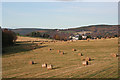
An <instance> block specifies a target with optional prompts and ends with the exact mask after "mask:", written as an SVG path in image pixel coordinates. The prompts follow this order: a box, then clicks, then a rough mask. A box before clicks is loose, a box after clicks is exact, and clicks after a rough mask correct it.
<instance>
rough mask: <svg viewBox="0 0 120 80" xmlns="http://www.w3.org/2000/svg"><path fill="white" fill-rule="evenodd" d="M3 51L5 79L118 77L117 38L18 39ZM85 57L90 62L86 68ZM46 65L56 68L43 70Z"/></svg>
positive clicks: (3, 73) (3, 74) (3, 75)
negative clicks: (31, 62) (73, 39)
mask: <svg viewBox="0 0 120 80" xmlns="http://www.w3.org/2000/svg"><path fill="white" fill-rule="evenodd" d="M48 49H51V50H48ZM72 49H76V51H73V50H72ZM58 50H60V51H61V52H64V54H60V53H59V52H58ZM3 51H4V54H3V56H2V77H3V78H118V57H113V56H111V54H113V53H115V54H117V53H118V38H111V39H96V40H90V41H87V40H78V41H53V40H51V39H38V38H32V39H31V38H30V37H19V38H18V40H17V42H16V45H14V46H12V47H6V48H4V49H3ZM78 53H82V54H83V55H82V56H80V55H78ZM86 57H89V58H91V60H90V61H88V65H86V66H84V65H83V64H82V61H83V60H85V59H86ZM30 61H34V62H35V64H29V62H30ZM44 63H46V64H47V65H50V64H51V65H53V69H51V70H48V69H47V68H42V64H44Z"/></svg>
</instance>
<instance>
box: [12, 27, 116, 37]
mask: <svg viewBox="0 0 120 80" xmlns="http://www.w3.org/2000/svg"><path fill="white" fill-rule="evenodd" d="M11 30H12V31H14V32H15V33H19V34H21V35H26V34H29V33H31V32H37V31H38V32H41V33H48V34H50V35H52V34H53V33H54V34H55V33H56V32H57V33H69V34H74V33H81V32H83V31H84V32H90V34H88V35H91V36H99V35H101V36H104V35H117V34H118V25H90V26H83V27H78V28H69V29H58V30H57V29H39V28H19V29H11Z"/></svg>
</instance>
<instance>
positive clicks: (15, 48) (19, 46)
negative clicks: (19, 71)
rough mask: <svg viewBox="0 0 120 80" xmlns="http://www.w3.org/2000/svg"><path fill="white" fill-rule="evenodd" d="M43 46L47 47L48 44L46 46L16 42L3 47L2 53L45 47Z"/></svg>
mask: <svg viewBox="0 0 120 80" xmlns="http://www.w3.org/2000/svg"><path fill="white" fill-rule="evenodd" d="M43 47H47V45H46V46H38V45H36V44H35V43H26V42H16V44H15V45H14V46H9V47H4V48H2V55H8V54H14V53H19V52H26V51H31V50H35V49H38V48H43Z"/></svg>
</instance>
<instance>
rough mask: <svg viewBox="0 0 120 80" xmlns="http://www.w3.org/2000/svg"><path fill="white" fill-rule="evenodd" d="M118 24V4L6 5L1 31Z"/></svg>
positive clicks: (58, 3) (37, 3) (53, 3)
mask: <svg viewBox="0 0 120 80" xmlns="http://www.w3.org/2000/svg"><path fill="white" fill-rule="evenodd" d="M95 24H111V25H117V24H118V3H117V2H3V3H2V27H6V28H45V29H46V28H52V29H55V28H60V29H62V28H73V27H78V26H85V25H95Z"/></svg>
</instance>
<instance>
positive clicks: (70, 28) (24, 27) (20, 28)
mask: <svg viewBox="0 0 120 80" xmlns="http://www.w3.org/2000/svg"><path fill="white" fill-rule="evenodd" d="M99 25H100V26H114V25H109V24H95V25H85V26H77V27H73V28H82V27H89V26H99ZM1 29H52V28H33V27H30V28H29V27H23V28H21V27H18V28H7V27H1ZM54 29H58V28H54ZM60 29H61V30H62V29H63V30H64V29H72V28H60ZM60 29H59V30H60Z"/></svg>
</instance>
